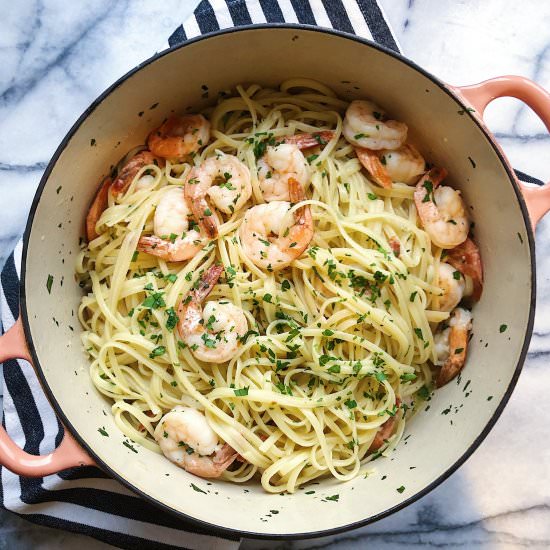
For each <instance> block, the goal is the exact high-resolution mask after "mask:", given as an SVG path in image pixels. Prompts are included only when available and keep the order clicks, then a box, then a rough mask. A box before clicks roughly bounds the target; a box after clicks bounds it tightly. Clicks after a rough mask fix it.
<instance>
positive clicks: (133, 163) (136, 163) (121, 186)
mask: <svg viewBox="0 0 550 550" xmlns="http://www.w3.org/2000/svg"><path fill="white" fill-rule="evenodd" d="M155 161H156V159H155V156H154V155H153V153H151V151H141V152H139V153H138V154H137V155H134V156H133V157H132V158H131V159H130V160H129V161H128V162H127V163H126V164H125V165H124V166H123V167H122V170H121V171H120V173H119V174H118V176H117V177H116V178H115V180H114V181H113V185H112V187H111V193H112V194H113V196H115V197H117V196H118V195H122V194H123V193H124V192H125V191H126V190H127V189H128V187H130V184H131V183H132V181H133V179H134V178H135V176H136V174H137V173H138V172H139V171H140V170H141V169H142V168H143V167H144V166H147V165H148V164H155Z"/></svg>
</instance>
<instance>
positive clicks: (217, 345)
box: [178, 266, 248, 363]
mask: <svg viewBox="0 0 550 550" xmlns="http://www.w3.org/2000/svg"><path fill="white" fill-rule="evenodd" d="M222 271H223V267H221V266H212V267H210V268H209V269H208V271H207V272H206V273H205V274H204V275H203V276H202V279H201V283H200V286H199V287H198V288H197V289H196V290H194V291H192V292H191V293H190V295H189V296H190V298H189V297H188V298H185V299H183V300H181V302H180V304H179V307H178V317H179V323H178V330H179V333H180V336H181V339H182V340H183V341H184V342H185V343H186V344H187V345H188V346H189V347H190V348H191V351H192V353H193V355H194V356H195V357H196V358H197V359H199V360H200V361H205V362H207V363H224V362H225V361H229V360H230V359H232V358H233V357H234V356H235V355H236V354H237V352H238V349H239V343H240V338H241V337H242V336H244V335H245V334H246V331H247V329H248V323H247V320H246V316H245V314H244V312H243V311H242V309H240V308H238V307H237V306H235V305H234V304H232V303H230V302H228V301H227V300H223V301H219V302H216V301H210V302H208V303H207V304H206V305H205V306H204V309H203V307H202V302H203V300H204V299H205V298H206V297H207V296H208V294H210V292H211V290H212V288H213V287H214V285H215V284H216V282H217V280H218V278H219V277H220V275H221V273H222Z"/></svg>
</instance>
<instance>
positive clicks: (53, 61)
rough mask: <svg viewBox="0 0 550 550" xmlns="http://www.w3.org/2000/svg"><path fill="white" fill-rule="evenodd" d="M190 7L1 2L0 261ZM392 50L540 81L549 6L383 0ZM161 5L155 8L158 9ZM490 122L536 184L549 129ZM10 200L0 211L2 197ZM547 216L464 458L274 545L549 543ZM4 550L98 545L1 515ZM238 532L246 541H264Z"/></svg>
mask: <svg viewBox="0 0 550 550" xmlns="http://www.w3.org/2000/svg"><path fill="white" fill-rule="evenodd" d="M197 3H198V2H196V1H192V0H185V1H183V2H182V1H180V0H164V1H163V2H162V3H151V2H147V1H146V0H133V1H116V0H95V1H94V2H86V3H84V2H71V3H67V2H62V1H60V0H19V1H18V2H8V0H1V1H0V7H1V12H2V15H3V19H4V23H3V25H2V33H0V205H3V206H4V208H3V211H2V224H1V225H0V265H1V264H2V263H3V261H4V259H5V258H6V256H7V255H8V254H9V252H10V249H11V248H12V247H13V245H14V244H15V242H16V241H17V239H18V238H19V236H20V235H21V233H22V230H23V227H24V223H25V221H26V217H27V213H28V209H29V206H30V203H31V201H32V197H33V195H34V192H35V189H36V186H37V184H38V181H39V179H40V176H41V174H42V172H43V170H44V168H45V166H46V164H47V162H48V160H49V158H50V156H51V155H52V153H53V152H54V150H55V148H56V146H57V144H58V143H59V142H60V140H61V139H62V137H63V136H64V134H65V133H66V132H67V130H68V129H69V127H70V126H71V125H72V123H73V122H74V120H75V119H76V118H77V117H78V115H80V113H81V112H82V111H83V110H84V109H85V108H86V107H87V106H88V104H89V103H90V102H91V101H92V100H93V99H94V98H95V97H96V96H97V95H98V94H99V93H100V92H101V91H102V90H104V89H105V88H106V87H107V86H108V85H109V84H111V83H112V82H113V81H114V80H115V79H116V78H118V77H119V76H121V75H122V74H124V73H125V72H126V71H127V70H129V69H130V68H131V67H133V66H134V65H136V64H137V63H139V62H140V61H142V60H144V59H145V58H147V57H149V56H151V55H152V54H154V53H155V52H156V51H160V50H162V49H164V48H165V47H166V40H167V37H168V36H169V35H170V34H171V32H172V31H173V29H174V28H176V27H177V26H178V25H179V24H180V23H181V22H182V21H183V20H184V19H185V17H186V16H187V14H189V13H190V12H191V11H192V10H193V8H194V5H195V4H197ZM381 4H382V5H383V7H384V8H385V9H386V12H387V14H388V17H389V20H390V23H391V24H392V26H393V28H394V30H395V33H396V35H397V38H398V40H399V42H400V45H401V48H402V50H403V53H404V54H405V55H407V56H408V57H410V58H412V59H413V60H414V61H416V62H417V63H419V64H420V65H422V66H423V67H425V68H426V69H427V70H429V71H431V72H432V73H434V74H435V75H437V76H439V77H440V78H442V79H443V80H445V81H447V82H449V83H451V84H469V83H474V82H478V81H480V80H483V79H486V78H489V77H491V76H497V75H501V74H514V73H515V74H520V75H524V76H527V77H529V78H532V79H533V80H535V81H536V82H538V83H539V84H541V85H542V86H545V87H546V88H549V89H550V3H549V2H541V1H539V0H523V1H522V2H501V1H499V0H484V1H483V2H479V1H475V0H469V1H468V0H461V1H458V0H381ZM160 5H162V7H157V6H160ZM487 122H488V125H489V127H490V128H491V129H492V130H493V131H494V132H495V133H496V135H497V137H498V139H499V141H500V143H501V144H502V145H503V147H504V149H505V151H506V153H507V154H508V155H509V157H510V159H511V161H512V163H513V165H514V166H515V167H516V168H518V169H520V170H522V171H524V172H527V173H529V174H531V175H533V176H535V177H538V178H540V179H543V180H545V179H546V178H547V177H548V175H549V171H550V170H549V169H548V162H547V159H548V158H549V157H548V152H550V136H549V135H548V133H547V132H546V130H545V129H544V127H543V125H542V123H541V122H540V121H539V120H538V119H537V117H536V116H534V115H533V113H532V112H531V111H530V110H529V109H528V108H526V107H525V106H524V105H522V104H521V103H520V102H519V101H516V100H512V99H502V100H499V101H497V102H495V103H493V104H491V106H490V107H489V108H488V109H487ZM7 205H9V208H6V206H7ZM549 242H550V220H548V221H543V222H542V223H541V224H540V226H539V228H538V231H537V253H538V259H537V269H538V299H537V315H536V321H535V332H534V336H533V340H532V343H531V348H530V352H529V356H528V359H527V363H526V365H525V368H524V371H523V373H522V375H521V377H520V379H519V382H518V385H517V388H516V390H515V392H514V394H513V396H512V398H511V400H510V402H509V404H508V406H507V407H506V409H505V410H504V413H503V414H502V416H501V418H500V420H499V421H498V422H497V424H496V426H495V427H494V429H493V430H492V432H491V433H490V434H489V436H488V437H487V439H486V440H485V441H484V442H483V444H482V445H481V446H480V448H479V449H478V450H477V451H476V452H475V453H474V455H473V456H472V457H471V458H470V459H469V460H468V461H467V463H466V464H465V465H464V466H462V467H461V468H460V469H459V471H458V472H456V473H455V474H454V475H452V476H451V477H450V478H449V479H448V480H447V481H446V482H445V483H443V484H442V485H440V486H439V487H438V488H437V489H436V490H434V491H433V492H432V493H430V494H429V495H427V496H426V497H424V498H423V499H421V500H420V501H418V502H416V503H415V504H413V505H411V506H409V507H408V508H407V509H405V510H403V511H401V512H399V513H397V514H394V515H393V516H391V517H389V518H387V519H384V520H382V521H380V522H378V523H376V524H374V525H372V526H368V527H366V528H363V529H360V530H357V531H352V532H349V533H347V534H344V535H340V536H337V537H333V538H330V539H316V540H311V541H301V542H295V543H292V544H287V545H280V546H281V547H283V546H284V547H285V548H324V547H327V546H331V547H332V548H364V547H365V546H366V545H370V546H371V547H372V548H376V549H405V548H410V547H412V546H414V547H418V546H425V547H432V546H437V547H454V546H460V547H466V548H498V549H508V548H518V547H527V546H528V547H530V548H548V547H549V546H550V438H549V437H548V435H549V430H548V423H547V417H548V414H549V412H550V411H549V410H548V405H547V403H546V401H545V399H544V398H541V395H540V393H541V392H540V389H541V388H544V387H546V388H548V387H550V368H549V367H548V366H547V365H546V364H545V363H546V362H547V361H546V358H547V357H548V356H549V355H550V249H549V248H548V247H549V245H548V244H547V243H549ZM0 537H1V538H2V541H3V544H5V545H6V547H10V548H14V547H19V548H29V547H33V548H40V549H46V548H54V547H55V548H57V547H59V546H76V545H77V544H78V545H80V547H81V548H82V550H88V549H96V548H106V547H107V546H106V545H104V544H102V543H98V542H96V541H93V540H91V539H88V538H86V537H81V536H76V535H71V534H67V533H62V532H57V531H54V530H50V529H46V528H41V527H36V526H34V525H32V524H30V523H27V522H25V521H23V520H20V519H19V518H17V517H15V516H13V515H12V514H9V513H6V512H4V513H0ZM276 546H277V545H270V544H269V543H265V542H258V541H245V542H244V543H243V547H245V548H273V547H276Z"/></svg>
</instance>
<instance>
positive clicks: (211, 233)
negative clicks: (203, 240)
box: [191, 200, 218, 239]
mask: <svg viewBox="0 0 550 550" xmlns="http://www.w3.org/2000/svg"><path fill="white" fill-rule="evenodd" d="M191 211H192V212H193V216H195V218H197V220H199V224H200V226H201V227H202V229H203V231H204V233H205V234H206V236H207V237H208V238H210V239H215V238H216V237H217V236H218V224H217V223H216V218H215V217H214V215H213V214H212V211H211V210H210V208H209V207H208V203H207V202H206V200H198V201H196V202H194V203H193V204H192V205H191Z"/></svg>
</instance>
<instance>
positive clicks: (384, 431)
mask: <svg viewBox="0 0 550 550" xmlns="http://www.w3.org/2000/svg"><path fill="white" fill-rule="evenodd" d="M395 404H396V405H397V406H398V407H399V405H400V404H401V400H400V399H399V398H397V399H396V400H395ZM396 422H397V413H396V414H394V415H393V416H390V417H389V418H388V419H387V420H386V422H384V424H382V426H380V428H379V429H378V432H377V433H376V435H375V436H374V439H373V440H372V443H371V444H370V447H369V452H374V451H377V450H378V449H380V447H382V445H384V443H385V442H386V441H387V440H388V439H389V438H390V437H391V435H392V433H393V430H394V429H395V424H396Z"/></svg>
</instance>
